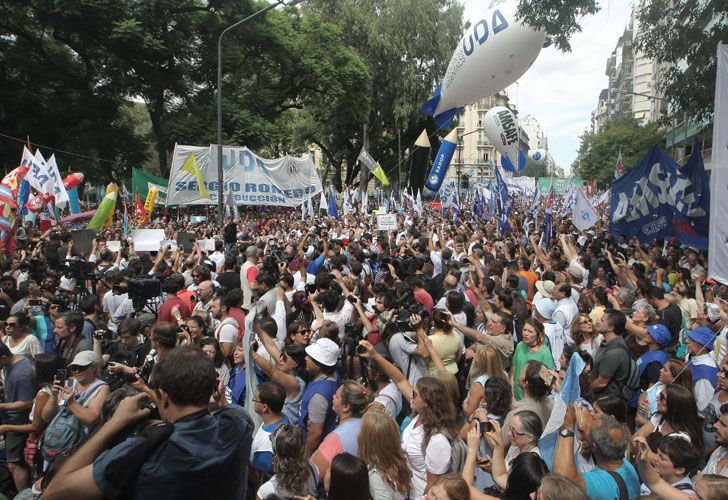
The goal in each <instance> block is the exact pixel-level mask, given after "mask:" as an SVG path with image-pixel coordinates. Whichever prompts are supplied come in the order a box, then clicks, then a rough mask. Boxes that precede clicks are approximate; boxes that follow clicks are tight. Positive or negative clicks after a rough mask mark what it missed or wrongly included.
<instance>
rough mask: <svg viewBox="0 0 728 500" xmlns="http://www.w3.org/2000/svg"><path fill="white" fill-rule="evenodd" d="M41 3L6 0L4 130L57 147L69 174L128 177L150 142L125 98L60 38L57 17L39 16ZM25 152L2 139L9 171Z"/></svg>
mask: <svg viewBox="0 0 728 500" xmlns="http://www.w3.org/2000/svg"><path fill="white" fill-rule="evenodd" d="M45 3H47V2H43V4H45ZM40 4H41V2H32V1H24V2H18V1H13V0H1V1H0V11H1V12H2V16H0V35H1V36H0V123H2V127H1V128H2V131H3V133H4V134H7V135H10V136H13V137H19V138H22V139H25V138H26V136H29V137H30V139H31V141H33V142H35V143H39V144H43V145H48V146H50V148H56V149H45V148H41V150H42V152H43V153H44V155H46V156H47V155H48V154H49V153H54V152H55V153H56V158H57V160H58V163H59V167H60V169H61V172H62V173H64V172H66V171H68V170H73V171H82V172H84V173H85V174H86V175H87V176H88V177H94V178H95V179H99V180H100V181H101V182H105V181H106V180H111V175H110V173H111V172H112V170H113V172H115V173H123V172H124V171H125V170H128V169H129V168H130V165H131V164H135V163H138V162H140V161H142V160H144V158H145V149H146V142H145V141H144V139H143V138H142V137H141V136H140V135H138V134H137V133H135V131H134V125H133V123H132V121H131V120H130V118H129V116H128V114H127V113H126V110H125V106H126V102H127V101H126V99H125V98H124V96H123V95H122V94H121V93H120V92H118V89H116V88H115V86H114V85H113V84H111V82H109V80H108V79H105V78H104V77H103V76H102V73H101V72H100V71H99V68H98V67H97V66H96V65H95V64H93V63H92V62H91V61H90V60H88V59H86V58H83V57H80V56H79V54H78V53H76V52H74V51H73V50H72V49H71V48H70V47H69V46H68V45H67V44H66V43H64V42H62V41H60V40H59V38H62V34H61V33H58V32H57V31H55V29H54V28H53V25H52V20H50V19H48V17H47V16H41V15H39V11H38V10H37V8H40ZM21 150H22V144H20V143H18V142H10V141H5V140H3V142H2V145H1V148H0V154H1V155H2V159H3V163H4V165H5V167H6V168H7V169H8V170H10V169H12V168H14V167H15V166H16V165H17V164H18V162H19V161H20V156H21ZM59 150H64V151H69V152H76V153H78V154H79V155H83V156H77V155H71V154H66V153H64V152H61V151H59ZM95 158H102V159H104V160H106V161H100V160H96V159H95ZM109 167H111V168H109Z"/></svg>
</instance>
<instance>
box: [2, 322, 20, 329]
mask: <svg viewBox="0 0 728 500" xmlns="http://www.w3.org/2000/svg"><path fill="white" fill-rule="evenodd" d="M16 326H18V324H17V323H5V328H15V327H16Z"/></svg>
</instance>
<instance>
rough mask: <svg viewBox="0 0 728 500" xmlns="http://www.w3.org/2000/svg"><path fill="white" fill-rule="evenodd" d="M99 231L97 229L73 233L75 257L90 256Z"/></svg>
mask: <svg viewBox="0 0 728 500" xmlns="http://www.w3.org/2000/svg"><path fill="white" fill-rule="evenodd" d="M96 234H97V231H96V230H95V229H78V230H76V231H71V240H72V241H73V255H81V254H83V255H86V256H87V255H88V254H89V253H90V252H91V246H92V244H93V241H94V238H95V237H96Z"/></svg>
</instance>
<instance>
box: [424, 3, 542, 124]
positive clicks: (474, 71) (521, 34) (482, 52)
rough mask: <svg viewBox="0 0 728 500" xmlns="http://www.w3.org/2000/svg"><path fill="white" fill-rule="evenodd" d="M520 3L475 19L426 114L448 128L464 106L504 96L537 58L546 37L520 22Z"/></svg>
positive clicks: (488, 12)
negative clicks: (500, 93)
mask: <svg viewBox="0 0 728 500" xmlns="http://www.w3.org/2000/svg"><path fill="white" fill-rule="evenodd" d="M517 8H518V2H516V1H514V0H508V1H507V2H503V3H501V4H500V5H497V6H496V7H494V8H492V9H490V10H488V11H487V12H484V13H483V14H482V15H479V16H477V17H476V20H475V21H474V22H473V23H472V25H471V26H470V28H468V30H467V31H466V32H465V34H464V35H463V38H462V39H461V40H460V43H459V44H458V46H457V48H456V49H455V52H454V53H453V55H452V57H451V58H450V64H449V65H448V67H447V72H446V73H445V78H444V80H443V82H442V84H441V85H440V86H439V87H437V89H436V90H435V96H434V97H433V98H432V99H430V100H429V101H427V103H425V105H424V106H422V112H423V113H425V114H427V115H430V116H434V117H435V121H436V122H437V124H438V125H439V126H441V127H443V126H446V125H447V124H449V123H450V121H452V118H453V117H454V116H455V115H457V114H458V112H460V110H461V108H462V107H463V106H466V105H468V104H471V103H473V102H475V101H477V100H478V99H482V98H483V97H487V96H490V95H493V94H495V93H496V92H500V91H501V90H503V89H504V88H506V87H507V86H509V85H510V84H511V83H513V82H515V81H516V80H517V79H518V78H520V76H521V75H523V73H525V72H526V70H527V69H528V68H530V67H531V65H532V64H533V62H534V61H535V60H536V57H538V54H539V52H541V48H542V47H543V45H544V39H545V37H546V32H545V31H534V30H533V29H532V28H531V27H529V26H527V25H525V24H522V22H521V21H519V20H516V10H517Z"/></svg>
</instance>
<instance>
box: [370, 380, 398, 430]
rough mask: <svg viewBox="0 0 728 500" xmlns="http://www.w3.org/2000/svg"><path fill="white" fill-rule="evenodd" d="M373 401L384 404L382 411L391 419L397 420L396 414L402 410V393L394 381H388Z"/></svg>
mask: <svg viewBox="0 0 728 500" xmlns="http://www.w3.org/2000/svg"><path fill="white" fill-rule="evenodd" d="M374 401H375V402H377V403H380V404H381V405H382V406H384V411H386V412H387V415H389V416H390V417H392V420H394V421H396V420H397V415H399V412H400V410H402V393H401V392H399V389H397V385H396V384H395V383H394V382H390V383H389V384H387V385H386V386H385V387H384V388H383V389H382V390H381V391H379V393H378V394H377V397H375V398H374Z"/></svg>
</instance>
